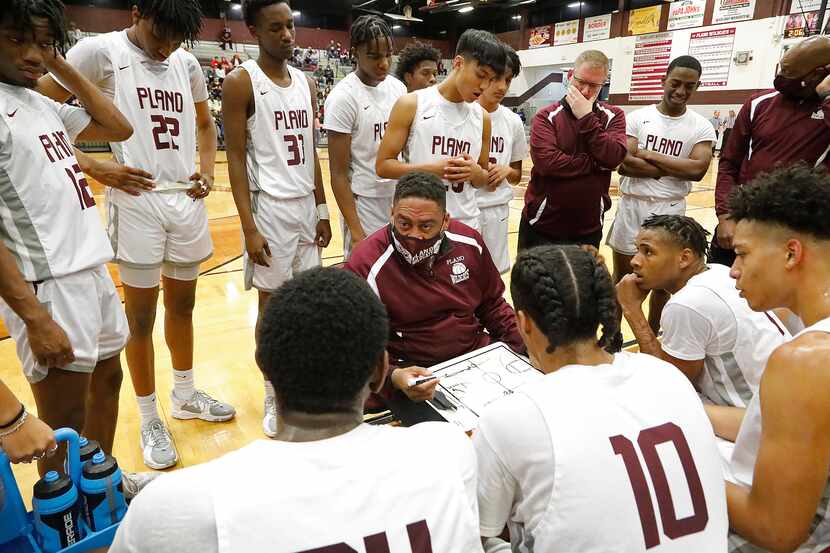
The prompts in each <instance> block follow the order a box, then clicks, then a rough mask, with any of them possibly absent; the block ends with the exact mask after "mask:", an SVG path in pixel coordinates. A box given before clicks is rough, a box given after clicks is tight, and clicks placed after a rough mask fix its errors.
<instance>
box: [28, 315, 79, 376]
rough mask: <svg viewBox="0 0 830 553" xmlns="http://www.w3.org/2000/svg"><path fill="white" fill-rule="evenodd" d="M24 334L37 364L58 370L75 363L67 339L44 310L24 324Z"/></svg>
mask: <svg viewBox="0 0 830 553" xmlns="http://www.w3.org/2000/svg"><path fill="white" fill-rule="evenodd" d="M26 334H27V336H28V338H29V347H30V348H31V350H32V354H33V355H34V356H35V359H36V360H37V362H38V364H40V365H42V366H44V367H48V368H58V369H60V368H63V367H65V366H67V365H69V364H70V363H72V362H73V361H75V353H74V352H73V350H72V344H70V343H69V337H68V336H67V335H66V332H64V331H63V329H62V328H61V327H60V325H58V323H56V322H55V321H54V320H53V319H52V317H50V316H49V314H48V313H47V312H46V310H44V313H43V315H41V316H39V317H37V318H36V319H34V320H32V321H30V322H27V323H26Z"/></svg>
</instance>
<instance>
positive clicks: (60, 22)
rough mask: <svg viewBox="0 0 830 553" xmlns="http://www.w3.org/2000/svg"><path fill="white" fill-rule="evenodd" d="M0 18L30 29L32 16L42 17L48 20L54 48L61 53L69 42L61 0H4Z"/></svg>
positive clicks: (21, 27)
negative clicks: (4, 3) (5, 2)
mask: <svg viewBox="0 0 830 553" xmlns="http://www.w3.org/2000/svg"><path fill="white" fill-rule="evenodd" d="M6 1H7V4H6V5H5V6H4V7H3V10H2V12H0V13H2V15H0V18H2V19H6V18H7V17H8V18H10V19H11V21H12V23H13V24H14V27H15V28H17V29H25V30H28V31H31V29H32V27H33V25H32V18H33V17H43V18H46V20H47V21H48V22H49V30H50V31H52V35H53V36H54V37H55V42H54V45H55V48H57V49H58V51H60V52H61V53H63V52H65V51H66V46H67V45H68V44H69V35H68V34H67V30H66V19H65V17H64V13H63V2H61V1H60V0H6Z"/></svg>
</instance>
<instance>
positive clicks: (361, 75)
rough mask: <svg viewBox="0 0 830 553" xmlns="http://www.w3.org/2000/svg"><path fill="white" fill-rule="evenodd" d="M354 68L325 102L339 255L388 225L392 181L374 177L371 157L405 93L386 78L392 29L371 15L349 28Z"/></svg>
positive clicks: (375, 174)
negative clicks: (337, 210)
mask: <svg viewBox="0 0 830 553" xmlns="http://www.w3.org/2000/svg"><path fill="white" fill-rule="evenodd" d="M350 32H351V44H352V46H351V48H352V55H353V56H354V57H355V58H356V59H357V69H356V70H355V71H353V72H351V73H349V74H348V75H346V77H345V78H343V80H341V81H340V82H339V83H337V85H336V86H335V87H334V89H333V90H332V91H331V93H330V94H329V96H328V98H327V99H326V105H325V110H326V122H325V125H324V127H325V129H326V131H328V136H329V165H330V168H331V187H332V190H333V191H334V197H335V199H336V200H337V206H338V207H339V208H340V213H342V214H343V217H342V218H341V219H340V228H341V230H342V232H343V256H344V258H345V259H347V260H348V259H349V255H350V254H351V250H352V248H353V247H354V246H355V244H357V243H358V242H360V241H361V240H363V239H364V238H366V236H368V235H369V234H372V233H373V232H375V231H376V230H378V229H379V228H381V227H383V226H385V225H386V223H388V222H389V212H390V211H391V209H392V196H393V195H394V194H395V181H394V180H391V179H382V178H379V177H378V176H377V173H375V157H376V156H377V151H378V146H379V145H380V141H381V139H382V138H383V133H384V130H385V129H386V125H387V123H388V121H389V113H390V112H391V111H392V106H393V105H394V104H395V102H396V101H397V100H398V98H400V97H401V96H404V95H405V94H406V87H405V86H404V85H403V84H402V83H401V82H400V81H399V80H397V79H387V78H386V76H387V73H388V72H389V66H390V64H391V62H392V53H393V51H394V47H393V44H392V30H391V29H390V28H389V26H388V25H387V24H386V23H385V22H384V21H383V19H381V18H380V17H377V16H373V15H372V16H370V15H364V16H362V17H359V18H357V19H356V20H355V21H354V23H352V26H351V31H350Z"/></svg>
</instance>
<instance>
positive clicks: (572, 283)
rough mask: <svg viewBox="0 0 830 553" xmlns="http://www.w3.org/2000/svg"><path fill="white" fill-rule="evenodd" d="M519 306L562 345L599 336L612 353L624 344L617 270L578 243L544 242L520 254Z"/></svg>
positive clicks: (514, 278) (513, 284)
mask: <svg viewBox="0 0 830 553" xmlns="http://www.w3.org/2000/svg"><path fill="white" fill-rule="evenodd" d="M510 292H511V294H512V296H513V304H514V306H515V308H516V311H524V312H525V313H526V314H527V315H528V316H530V318H531V319H533V321H534V322H535V323H536V325H537V326H538V327H539V329H540V330H541V331H542V332H544V334H545V336H546V337H547V339H548V342H549V343H550V345H549V346H548V350H547V351H548V353H552V352H553V351H554V350H555V349H556V348H557V347H561V346H565V345H568V344H571V343H573V342H577V341H581V340H588V339H591V338H594V337H596V334H597V329H599V327H600V326H602V334H601V335H600V339H599V341H598V342H597V345H598V346H599V347H601V348H603V349H605V350H606V351H608V352H610V353H614V352H617V351H619V350H620V348H621V347H622V333H621V332H620V322H619V317H618V307H617V297H616V293H615V291H614V285H613V284H612V282H611V275H609V274H608V270H607V269H606V268H605V267H604V266H602V265H600V264H599V263H597V261H596V260H595V259H594V256H592V255H591V254H590V253H588V252H586V251H584V250H583V249H581V248H580V247H578V246H539V247H536V248H531V249H529V250H525V251H524V252H522V253H520V254H519V256H518V258H517V259H516V264H515V265H514V267H513V272H512V273H511V277H510Z"/></svg>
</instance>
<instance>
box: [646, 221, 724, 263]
mask: <svg viewBox="0 0 830 553" xmlns="http://www.w3.org/2000/svg"><path fill="white" fill-rule="evenodd" d="M642 228H644V229H661V230H662V231H663V232H665V233H666V234H667V235H668V236H669V237H670V238H671V239H672V240H674V241H675V242H676V243H677V244H679V245H680V246H681V247H683V248H689V249H690V250H692V251H693V252H694V253H695V255H697V256H698V257H700V258H701V259H703V260H705V259H706V258H707V257H708V256H709V239H708V238H707V236H709V231H708V230H706V229H705V228H703V227H702V226H701V225H700V223H698V222H697V221H695V220H694V219H692V218H691V217H686V216H685V215H650V216H649V217H648V218H647V219H646V220H645V221H643V225H642Z"/></svg>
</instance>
